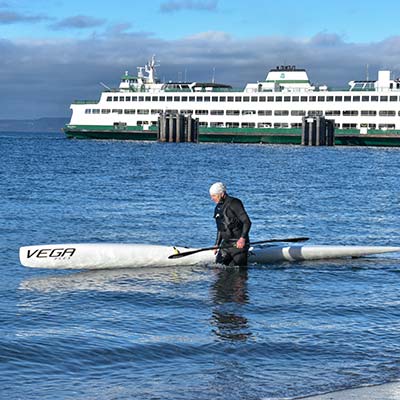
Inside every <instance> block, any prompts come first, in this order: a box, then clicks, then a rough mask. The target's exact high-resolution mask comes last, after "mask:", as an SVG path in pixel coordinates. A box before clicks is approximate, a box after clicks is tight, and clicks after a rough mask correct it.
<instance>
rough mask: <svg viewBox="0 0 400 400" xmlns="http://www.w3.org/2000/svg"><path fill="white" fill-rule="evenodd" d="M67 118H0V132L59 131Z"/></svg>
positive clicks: (67, 120)
mask: <svg viewBox="0 0 400 400" xmlns="http://www.w3.org/2000/svg"><path fill="white" fill-rule="evenodd" d="M68 122H69V118H39V119H0V132H59V131H60V130H61V128H63V127H64V125H65V124H67V123H68Z"/></svg>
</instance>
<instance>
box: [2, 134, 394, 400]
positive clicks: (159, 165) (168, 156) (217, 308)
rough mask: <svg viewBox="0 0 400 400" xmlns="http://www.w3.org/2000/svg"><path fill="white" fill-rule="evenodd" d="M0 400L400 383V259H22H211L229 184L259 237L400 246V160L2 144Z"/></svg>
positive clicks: (273, 394)
mask: <svg viewBox="0 0 400 400" xmlns="http://www.w3.org/2000/svg"><path fill="white" fill-rule="evenodd" d="M0 149H1V154H0V177H1V179H0V195H1V202H0V215H1V224H0V269H1V277H2V278H1V280H0V322H1V323H0V398H2V399H8V400H12V399H42V400H45V399H52V400H53V399H85V400H87V399H101V400H103V399H104V400H111V399H113V400H115V399H200V400H201V399H221V400H222V399H223V400H231V399H246V400H251V399H282V398H289V399H291V398H295V397H297V396H301V395H307V394H314V393H321V392H326V391H330V390H335V389H340V388H346V387H352V386H360V385H365V384H372V383H383V382H389V381H393V380H398V379H400V353H399V346H400V254H392V255H385V256H379V257H369V258H365V259H354V260H341V261H324V262H321V261H320V262H301V263H300V262H299V263H294V264H289V263H279V264H274V265H263V266H251V267H250V268H249V269H248V271H247V272H245V271H241V270H238V269H236V268H225V269H224V268H218V267H216V266H212V265H210V266H209V267H196V268H193V267H183V268H182V267H181V268H152V269H137V270H135V269H127V270H122V269H120V270H104V271H91V272H87V271H86V272H85V271H80V272H71V271H53V270H33V269H27V268H24V267H22V266H21V265H20V264H19V260H18V248H19V246H21V245H29V244H41V243H43V244H45V243H62V242H102V241H104V242H134V243H154V244H166V245H171V244H172V245H188V246H194V247H196V246H210V245H212V244H213V241H214V237H215V227H214V221H213V219H212V212H213V203H212V202H211V201H210V200H209V197H208V187H209V185H210V184H211V183H213V182H214V181H216V180H223V181H225V182H226V183H227V185H228V189H230V190H229V191H230V193H231V194H232V195H236V196H238V197H240V198H241V199H242V200H243V201H244V203H245V205H246V207H247V210H248V212H249V214H250V216H251V217H252V220H253V228H252V239H253V240H263V239H268V238H271V237H287V236H309V237H310V238H311V241H310V243H313V244H359V245H364V244H367V245H400V238H399V226H400V189H399V173H400V162H399V161H400V149H385V148H381V149H378V148H350V147H349V148H344V147H337V148H302V147H291V146H266V145H260V146H258V145H250V146H246V145H230V144H225V145H224V144H219V145H213V144H209V145H208V144H201V145H193V144H157V143H138V142H118V141H77V140H71V141H68V140H67V139H65V138H64V137H63V136H62V135H61V134H58V133H54V134H21V133H19V134H16V133H14V134H13V133H1V134H0Z"/></svg>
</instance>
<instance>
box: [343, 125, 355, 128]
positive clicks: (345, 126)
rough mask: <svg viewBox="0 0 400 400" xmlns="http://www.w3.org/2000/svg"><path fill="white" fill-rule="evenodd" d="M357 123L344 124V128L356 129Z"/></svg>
mask: <svg viewBox="0 0 400 400" xmlns="http://www.w3.org/2000/svg"><path fill="white" fill-rule="evenodd" d="M355 128H357V124H343V129H355Z"/></svg>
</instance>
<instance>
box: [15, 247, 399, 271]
mask: <svg viewBox="0 0 400 400" xmlns="http://www.w3.org/2000/svg"><path fill="white" fill-rule="evenodd" d="M191 250H196V249H188V248H186V247H173V246H158V245H150V244H118V243H68V244H52V245H37V246H24V247H21V248H20V251H19V257H20V261H21V264H22V265H24V266H25V267H31V268H51V269H104V268H136V267H149V266H151V267H158V266H160V267H162V266H178V265H196V264H212V263H215V255H214V252H213V251H212V250H208V251H204V252H199V253H196V254H192V255H189V256H186V257H182V258H175V259H169V258H168V257H169V256H170V255H172V254H174V253H176V252H177V251H178V252H187V251H191ZM390 252H400V247H388V246H331V245H320V246H316V245H287V244H276V245H275V244H274V245H269V246H266V247H258V248H251V249H250V251H249V263H250V264H253V263H257V264H266V263H271V262H277V261H303V260H321V259H331V258H343V257H362V256H368V255H373V254H381V253H390Z"/></svg>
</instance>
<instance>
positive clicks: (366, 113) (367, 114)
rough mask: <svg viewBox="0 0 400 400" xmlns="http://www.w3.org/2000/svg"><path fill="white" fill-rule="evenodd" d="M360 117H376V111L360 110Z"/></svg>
mask: <svg viewBox="0 0 400 400" xmlns="http://www.w3.org/2000/svg"><path fill="white" fill-rule="evenodd" d="M361 115H362V116H363V117H374V116H375V115H376V111H375V110H362V111H361Z"/></svg>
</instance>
